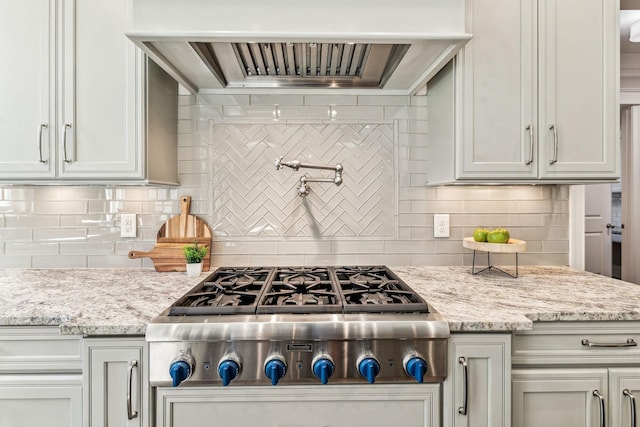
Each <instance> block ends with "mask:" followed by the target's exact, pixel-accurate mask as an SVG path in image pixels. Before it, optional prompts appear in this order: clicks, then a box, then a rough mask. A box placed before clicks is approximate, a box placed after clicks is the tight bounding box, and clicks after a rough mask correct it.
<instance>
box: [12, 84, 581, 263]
mask: <svg viewBox="0 0 640 427" xmlns="http://www.w3.org/2000/svg"><path fill="white" fill-rule="evenodd" d="M179 105H180V109H179V114H180V120H179V122H178V129H179V135H178V144H179V149H178V161H179V162H178V168H179V174H180V181H181V186H180V187H176V188H173V187H170V188H167V187H143V186H140V187H136V186H124V187H106V188H105V187H102V186H79V187H73V186H43V187H38V186H34V187H17V186H16V187H5V188H2V187H0V268H4V267H34V268H55V267H69V268H72V267H76V268H84V267H94V268H104V267H124V268H147V269H153V262H152V261H151V260H150V259H149V258H144V259H136V260H131V259H129V258H128V257H127V254H128V252H129V251H130V250H133V249H136V250H146V251H148V250H151V249H152V248H153V247H154V245H155V243H156V237H157V231H158V228H159V227H160V226H161V225H162V223H163V222H164V221H166V220H167V219H168V218H169V217H170V216H172V215H178V214H179V212H180V205H179V202H178V198H179V197H180V196H181V195H183V194H187V195H190V196H192V203H191V213H192V214H195V215H198V216H200V217H201V218H203V219H204V220H205V221H207V223H208V224H209V226H210V227H211V229H212V231H213V233H214V243H213V247H212V265H213V267H216V266H245V265H339V264H343V265H344V264H385V265H391V266H393V265H452V264H453V265H461V264H465V265H470V262H471V258H470V257H471V253H470V251H468V250H466V249H463V248H462V244H461V240H462V238H463V237H466V236H469V235H471V233H472V232H473V229H474V228H475V227H476V226H478V225H484V226H487V227H496V226H505V227H508V228H509V229H510V230H511V232H512V236H514V237H516V238H521V239H524V240H527V242H528V247H527V252H526V253H523V254H521V257H520V263H521V264H566V263H567V262H568V223H569V214H568V199H569V187H568V186H566V185H563V186H555V185H540V186H519V185H511V186H491V187H485V186H475V187H438V188H431V187H425V186H424V184H425V182H426V179H427V177H426V172H427V168H428V167H429V166H428V160H429V159H428V158H427V151H426V148H425V147H427V144H428V143H429V135H428V123H429V122H428V118H427V117H426V97H425V96H413V97H406V96H377V95H375V96H355V95H304V96H302V95H268V94H257V95H213V94H206V95H205V94H203V95H197V96H193V95H188V94H187V92H184V94H183V95H181V96H180V97H179ZM276 116H277V117H276ZM372 129H373V130H375V131H376V132H378V135H376V138H377V140H376V141H377V142H376V143H374V144H368V142H369V140H370V137H369V134H367V132H369V133H370V132H371V130H372ZM338 130H339V132H337V131H338ZM301 131H304V132H303V134H301V133H300V132H301ZM234 132H245V135H244V136H243V137H242V138H239V139H238V138H236V137H237V136H238V134H237V133H234ZM221 141H227V142H228V144H227V145H221V144H220V142H221ZM345 141H346V142H345ZM240 146H242V147H243V148H242V149H240V150H239V147H240ZM223 147H224V149H223ZM274 147H276V148H277V149H276V150H275V151H270V150H273V149H274ZM283 147H286V148H285V149H282V148H283ZM372 147H377V150H378V151H377V153H376V154H375V155H373V154H372V151H371V150H372ZM225 150H226V151H225ZM238 150H239V151H238ZM234 151H235V154H234V155H235V156H236V157H232V154H233V152H234ZM280 155H283V156H285V157H286V158H287V159H289V158H291V159H295V158H299V159H301V160H306V161H309V162H313V163H333V162H338V161H340V162H342V163H343V164H344V165H345V174H344V179H345V182H344V184H343V185H341V186H340V187H336V186H333V185H327V184H317V183H311V184H310V186H311V189H312V193H311V194H310V195H309V196H308V197H307V198H306V199H302V198H300V197H299V196H298V195H297V194H296V193H295V186H296V184H297V178H298V176H299V175H300V174H301V173H308V174H309V175H312V176H315V175H322V176H324V175H325V174H324V172H321V171H301V172H294V171H290V170H287V171H275V168H274V167H273V161H274V160H275V158H276V157H278V156H280ZM229 159H233V161H229ZM225 162H226V163H225ZM243 162H246V164H245V163H243ZM223 168H227V172H226V173H227V177H228V179H226V180H221V175H219V172H220V171H221V170H222V169H223ZM233 168H235V170H234V169H233ZM221 182H223V183H225V186H220V185H219V184H220V183H221ZM372 183H379V184H380V185H381V186H382V187H380V188H378V187H376V185H372ZM241 186H243V187H245V190H247V191H246V192H242V196H240V195H239V194H240V193H238V192H237V191H235V190H234V189H237V188H238V187H241ZM381 188H384V189H383V190H381ZM245 197H248V198H250V199H244V198H245ZM247 200H251V201H253V202H252V203H253V204H252V203H248V202H247ZM283 206H289V207H290V208H283ZM224 209H227V210H226V211H225V210H224ZM287 209H288V210H287ZM125 212H126V213H136V214H137V220H138V235H137V237H135V238H128V239H122V238H121V237H120V233H119V214H120V213H125ZM220 212H225V213H224V214H220ZM434 213H447V214H450V215H451V216H450V219H451V229H450V233H451V235H450V237H449V238H447V239H434V238H433V214H434ZM234 215H235V216H237V217H238V218H241V220H240V222H237V223H235V225H234V226H233V227H230V228H229V227H226V228H225V227H223V225H224V224H229V223H230V222H229V221H228V218H231V217H232V216H234ZM225 221H226V222H225ZM242 224H244V227H245V229H244V230H240V229H239V228H238V227H240V225H242ZM234 227H235V228H234ZM240 228H242V227H240ZM247 230H249V231H247ZM283 230H284V231H283ZM319 236H322V237H321V238H320V237H319ZM497 260H498V261H499V262H504V263H506V264H507V265H510V264H512V263H513V260H512V259H510V258H509V257H503V258H498V259H497Z"/></svg>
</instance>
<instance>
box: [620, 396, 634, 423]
mask: <svg viewBox="0 0 640 427" xmlns="http://www.w3.org/2000/svg"><path fill="white" fill-rule="evenodd" d="M622 394H624V395H625V396H627V397H628V398H629V404H630V405H631V427H636V397H635V396H634V395H633V393H631V392H630V391H629V389H628V388H625V389H624V390H622Z"/></svg>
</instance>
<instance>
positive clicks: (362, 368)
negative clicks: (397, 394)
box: [358, 357, 380, 384]
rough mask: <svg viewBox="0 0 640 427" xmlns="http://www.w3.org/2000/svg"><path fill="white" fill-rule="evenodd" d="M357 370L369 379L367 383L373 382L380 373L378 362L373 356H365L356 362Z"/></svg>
mask: <svg viewBox="0 0 640 427" xmlns="http://www.w3.org/2000/svg"><path fill="white" fill-rule="evenodd" d="M358 372H359V373H360V375H362V376H363V377H365V378H366V379H367V381H369V384H373V383H374V382H375V381H376V376H377V375H378V374H379V373H380V363H378V361H377V360H376V359H374V358H373V357H365V358H364V359H362V360H361V361H360V363H358Z"/></svg>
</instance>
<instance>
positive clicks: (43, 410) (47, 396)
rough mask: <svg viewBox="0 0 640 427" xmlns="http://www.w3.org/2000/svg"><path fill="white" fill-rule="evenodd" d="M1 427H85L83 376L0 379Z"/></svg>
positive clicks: (9, 377) (19, 376)
mask: <svg viewBox="0 0 640 427" xmlns="http://www.w3.org/2000/svg"><path fill="white" fill-rule="evenodd" d="M0 426H3V427H4V426H7V427H9V426H19V427H42V426H47V427H82V378H81V376H80V375H62V374H56V375H54V374H50V375H44V374H43V375H38V374H31V375H0Z"/></svg>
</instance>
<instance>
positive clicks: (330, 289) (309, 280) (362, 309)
mask: <svg viewBox="0 0 640 427" xmlns="http://www.w3.org/2000/svg"><path fill="white" fill-rule="evenodd" d="M378 312H395V313H404V312H409V313H414V312H418V313H428V308H427V304H426V303H425V302H424V300H423V299H422V298H420V296H418V295H417V294H416V293H415V292H413V291H412V290H411V288H409V287H408V286H407V285H406V284H404V282H402V281H401V280H400V279H399V278H398V277H397V276H396V275H395V274H393V272H391V271H390V270H389V269H388V268H386V267H383V266H348V267H269V268H264V267H239V268H236V267H225V268H219V269H218V270H216V271H215V272H213V273H212V274H211V275H209V277H207V278H206V279H205V280H204V281H203V282H201V283H200V284H199V285H198V286H196V287H195V288H194V289H192V290H191V291H190V292H189V293H187V294H186V295H185V296H183V297H182V298H181V299H180V300H178V301H177V302H176V303H175V304H174V305H172V306H171V307H170V309H169V314H170V315H210V314H216V315H217V314H270V313H271V314H274V313H282V314H287V313H291V314H296V313H301V314H307V313H378Z"/></svg>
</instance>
